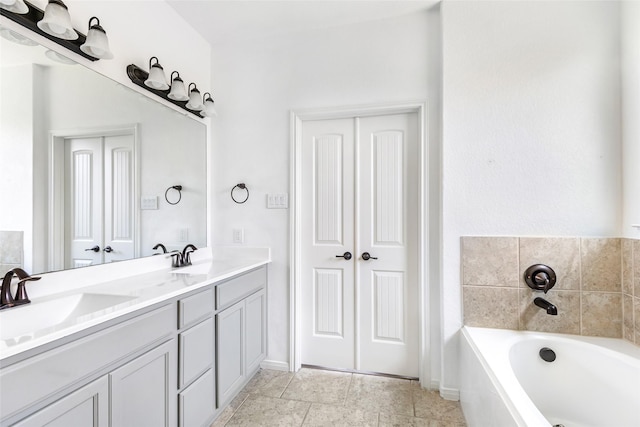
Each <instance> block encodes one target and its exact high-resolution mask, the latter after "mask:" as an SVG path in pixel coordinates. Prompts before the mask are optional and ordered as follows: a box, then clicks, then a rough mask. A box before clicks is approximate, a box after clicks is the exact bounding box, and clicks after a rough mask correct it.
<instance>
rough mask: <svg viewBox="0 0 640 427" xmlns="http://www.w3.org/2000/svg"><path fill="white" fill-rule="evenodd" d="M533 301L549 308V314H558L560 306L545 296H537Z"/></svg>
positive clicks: (545, 308) (543, 307) (541, 306)
mask: <svg viewBox="0 0 640 427" xmlns="http://www.w3.org/2000/svg"><path fill="white" fill-rule="evenodd" d="M533 303H534V304H535V305H537V306H538V307H540V308H542V309H544V310H547V314H551V315H552V316H556V315H557V314H558V308H557V307H556V306H555V305H553V304H551V303H550V302H549V301H547V300H546V299H544V298H540V297H537V298H536V299H534V300H533Z"/></svg>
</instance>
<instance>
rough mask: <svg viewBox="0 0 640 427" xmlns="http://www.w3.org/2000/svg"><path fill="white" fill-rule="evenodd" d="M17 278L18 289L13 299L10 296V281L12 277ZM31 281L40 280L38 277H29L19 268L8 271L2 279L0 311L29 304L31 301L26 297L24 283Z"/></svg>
mask: <svg viewBox="0 0 640 427" xmlns="http://www.w3.org/2000/svg"><path fill="white" fill-rule="evenodd" d="M14 275H15V276H17V277H18V289H17V290H16V295H15V297H14V296H13V295H11V281H12V280H13V276H14ZM33 280H40V277H31V276H29V274H28V273H27V272H26V271H24V270H23V269H21V268H14V269H13V270H9V271H8V272H7V274H5V275H4V279H2V289H1V290H0V310H1V309H3V308H11V307H15V306H18V305H23V304H29V303H30V302H31V300H30V299H29V297H28V296H27V289H26V287H25V283H26V282H29V281H33Z"/></svg>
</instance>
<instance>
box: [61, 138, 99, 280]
mask: <svg viewBox="0 0 640 427" xmlns="http://www.w3.org/2000/svg"><path fill="white" fill-rule="evenodd" d="M65 163H66V164H65V171H69V173H68V174H67V175H66V176H65V188H66V189H67V191H65V210H66V212H68V214H67V215H66V217H65V229H66V230H68V232H67V236H68V242H69V245H67V246H66V252H67V253H66V256H65V259H66V260H67V262H66V265H65V267H66V268H76V267H85V266H88V265H92V264H100V263H101V262H102V253H101V252H99V251H98V252H94V251H91V250H87V249H90V248H92V247H94V246H99V247H100V249H102V247H101V246H102V224H101V223H102V142H101V138H74V139H69V140H67V141H65Z"/></svg>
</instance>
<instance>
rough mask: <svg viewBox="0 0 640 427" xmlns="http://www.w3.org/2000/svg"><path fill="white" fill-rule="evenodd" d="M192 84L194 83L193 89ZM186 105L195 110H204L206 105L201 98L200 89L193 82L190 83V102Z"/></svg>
mask: <svg viewBox="0 0 640 427" xmlns="http://www.w3.org/2000/svg"><path fill="white" fill-rule="evenodd" d="M191 85H193V89H191ZM186 107H187V108H188V109H190V110H193V111H202V109H203V108H204V105H202V98H200V91H199V90H198V88H197V87H196V84H195V83H191V84H190V85H189V102H187V105H186Z"/></svg>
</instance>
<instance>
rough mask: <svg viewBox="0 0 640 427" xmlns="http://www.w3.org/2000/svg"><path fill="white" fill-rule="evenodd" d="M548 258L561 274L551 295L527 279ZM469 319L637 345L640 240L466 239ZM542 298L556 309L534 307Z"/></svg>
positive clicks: (466, 316)
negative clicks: (532, 267)
mask: <svg viewBox="0 0 640 427" xmlns="http://www.w3.org/2000/svg"><path fill="white" fill-rule="evenodd" d="M532 264H546V265H548V266H550V267H551V268H553V269H554V271H555V272H556V274H557V276H558V279H557V283H556V285H555V286H554V288H553V289H551V290H550V291H549V293H548V294H547V295H544V294H543V293H542V292H535V291H533V290H532V289H530V288H529V287H528V286H527V285H526V284H525V283H524V279H523V275H524V271H525V270H526V269H527V267H529V266H530V265H532ZM462 290H463V292H462V293H463V307H464V323H465V324H466V325H469V326H480V327H488V328H500V329H515V330H518V329H519V330H530V331H542V332H558V333H567V334H577V335H589V336H601V337H611V338H624V339H627V340H629V341H631V342H634V343H636V344H639V345H640V240H632V239H620V238H578V237H575V238H574V237H557V238H556V237H551V238H548V237H540V238H538V237H463V238H462ZM537 296H541V297H543V298H545V299H546V300H548V301H549V302H551V303H552V304H554V305H556V306H557V307H558V315H557V316H551V315H548V314H546V312H545V311H544V310H542V309H541V308H539V307H537V306H535V305H534V304H533V300H534V298H535V297H537Z"/></svg>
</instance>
